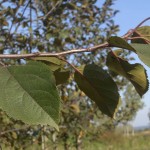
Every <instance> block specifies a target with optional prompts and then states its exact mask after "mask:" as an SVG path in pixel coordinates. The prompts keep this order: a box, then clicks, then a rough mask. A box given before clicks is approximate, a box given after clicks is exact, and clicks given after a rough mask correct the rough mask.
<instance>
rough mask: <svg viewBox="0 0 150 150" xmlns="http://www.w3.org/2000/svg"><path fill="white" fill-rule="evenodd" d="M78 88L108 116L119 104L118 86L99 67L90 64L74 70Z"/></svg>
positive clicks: (112, 114) (113, 114)
mask: <svg viewBox="0 0 150 150" xmlns="http://www.w3.org/2000/svg"><path fill="white" fill-rule="evenodd" d="M74 78H75V81H76V82H77V84H78V86H79V88H80V89H81V90H82V91H83V92H84V93H85V94H86V95H87V96H88V97H89V98H90V99H91V100H93V101H94V102H95V103H96V104H97V105H98V107H99V109H100V110H101V111H102V112H103V113H104V114H107V115H108V116H110V117H114V116H115V112H116V110H117V107H118V104H119V101H120V100H119V99H120V97H119V94H118V88H117V85H116V84H115V82H114V81H113V80H112V78H111V77H110V76H109V74H107V72H106V71H104V70H103V69H102V68H101V67H99V66H97V65H95V64H91V65H86V66H84V67H82V68H80V69H79V72H77V71H76V72H75V76H74Z"/></svg>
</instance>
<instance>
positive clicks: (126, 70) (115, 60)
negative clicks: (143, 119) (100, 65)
mask: <svg viewBox="0 0 150 150" xmlns="http://www.w3.org/2000/svg"><path fill="white" fill-rule="evenodd" d="M106 64H107V66H108V67H109V69H111V70H112V71H114V72H116V73H118V74H120V75H122V76H124V77H126V78H127V79H128V80H129V81H130V82H131V83H132V84H133V85H134V87H135V89H136V91H137V92H138V93H139V95H140V96H143V95H144V94H145V93H146V92H147V91H148V85H149V83H148V79H147V74H146V70H145V69H144V67H143V66H142V65H141V64H138V63H136V64H129V63H128V62H127V61H126V60H124V59H122V58H120V57H118V56H117V55H116V54H115V52H114V53H113V52H110V53H109V54H108V56H107V63H106Z"/></svg>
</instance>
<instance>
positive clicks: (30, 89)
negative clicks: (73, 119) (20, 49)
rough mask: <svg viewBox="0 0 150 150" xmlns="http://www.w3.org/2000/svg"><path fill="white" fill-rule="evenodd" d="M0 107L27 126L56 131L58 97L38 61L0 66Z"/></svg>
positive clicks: (47, 69)
mask: <svg viewBox="0 0 150 150" xmlns="http://www.w3.org/2000/svg"><path fill="white" fill-rule="evenodd" d="M0 79H1V80H0V87H1V90H0V108H2V109H3V110H4V111H6V112H7V114H8V115H9V116H11V117H13V118H15V119H19V120H22V121H23V122H25V123H28V124H41V125H47V124H48V125H51V126H53V127H55V128H56V129H58V125H57V124H58V122H59V115H60V97H59V95H58V91H57V88H56V86H55V80H54V77H53V74H52V72H51V71H50V69H49V68H48V67H47V66H46V65H45V64H43V63H41V62H29V63H28V64H27V65H22V66H10V67H7V68H6V67H0Z"/></svg>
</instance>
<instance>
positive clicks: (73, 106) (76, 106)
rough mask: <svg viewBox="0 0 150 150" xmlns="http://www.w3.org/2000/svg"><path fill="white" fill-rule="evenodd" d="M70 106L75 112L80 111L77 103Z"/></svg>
mask: <svg viewBox="0 0 150 150" xmlns="http://www.w3.org/2000/svg"><path fill="white" fill-rule="evenodd" d="M70 107H71V108H72V109H73V110H74V111H75V112H76V113H79V112H80V108H79V105H77V104H71V105H70Z"/></svg>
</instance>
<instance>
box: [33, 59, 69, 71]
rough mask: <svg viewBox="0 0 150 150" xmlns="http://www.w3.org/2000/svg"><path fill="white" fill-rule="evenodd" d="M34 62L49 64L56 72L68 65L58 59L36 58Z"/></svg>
mask: <svg viewBox="0 0 150 150" xmlns="http://www.w3.org/2000/svg"><path fill="white" fill-rule="evenodd" d="M32 60H37V61H41V62H43V63H45V64H47V65H48V66H49V67H50V69H51V70H52V71H56V70H57V69H59V68H60V67H62V66H64V65H66V63H65V62H64V61H62V60H60V59H59V58H56V57H34V58H32Z"/></svg>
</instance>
